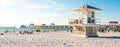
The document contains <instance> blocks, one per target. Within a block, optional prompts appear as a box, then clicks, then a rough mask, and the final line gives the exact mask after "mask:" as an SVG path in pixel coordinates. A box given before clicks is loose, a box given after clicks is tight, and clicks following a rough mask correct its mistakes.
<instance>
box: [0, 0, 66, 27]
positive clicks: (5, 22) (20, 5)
mask: <svg viewBox="0 0 120 47" xmlns="http://www.w3.org/2000/svg"><path fill="white" fill-rule="evenodd" d="M41 1H43V2H41ZM63 7H64V5H63V4H61V3H58V2H56V1H54V0H49V1H48V0H39V1H36V0H0V22H1V23H0V25H1V26H19V25H21V24H25V25H28V24H30V23H39V22H41V23H47V22H48V20H51V19H50V18H51V17H58V16H63V15H64V14H63V13H60V11H56V10H62V9H63ZM49 22H50V21H49Z"/></svg>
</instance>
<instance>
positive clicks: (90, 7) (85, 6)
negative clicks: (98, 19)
mask: <svg viewBox="0 0 120 47" xmlns="http://www.w3.org/2000/svg"><path fill="white" fill-rule="evenodd" d="M81 8H88V9H96V10H101V9H99V8H96V7H93V6H90V5H84V6H82V7H81Z"/></svg>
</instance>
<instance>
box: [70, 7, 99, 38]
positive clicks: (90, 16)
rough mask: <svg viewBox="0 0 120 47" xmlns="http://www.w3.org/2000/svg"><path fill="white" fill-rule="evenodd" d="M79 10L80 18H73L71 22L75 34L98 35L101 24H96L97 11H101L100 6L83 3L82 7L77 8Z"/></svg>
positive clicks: (76, 10) (82, 35) (84, 35)
mask: <svg viewBox="0 0 120 47" xmlns="http://www.w3.org/2000/svg"><path fill="white" fill-rule="evenodd" d="M74 11H75V12H78V14H79V17H78V19H71V20H70V22H69V24H70V25H71V26H72V27H73V34H72V35H74V36H80V37H96V36H98V35H97V31H98V28H99V24H96V22H97V19H96V18H95V13H96V12H97V11H100V9H99V8H96V7H92V6H89V5H83V6H82V7H80V8H78V9H75V10H74Z"/></svg>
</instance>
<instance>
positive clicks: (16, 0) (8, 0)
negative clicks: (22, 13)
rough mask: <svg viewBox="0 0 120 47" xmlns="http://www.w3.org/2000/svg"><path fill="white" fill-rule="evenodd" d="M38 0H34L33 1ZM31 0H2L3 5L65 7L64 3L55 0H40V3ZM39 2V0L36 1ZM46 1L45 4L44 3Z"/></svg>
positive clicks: (0, 0) (44, 7)
mask: <svg viewBox="0 0 120 47" xmlns="http://www.w3.org/2000/svg"><path fill="white" fill-rule="evenodd" d="M33 1H36V0H32V1H30V2H33ZM30 2H29V0H0V5H1V6H17V7H23V8H40V9H42V8H43V9H46V8H52V7H56V8H58V7H63V6H64V5H63V4H61V3H58V2H55V1H53V0H39V4H33V3H30ZM36 2H37V1H36ZM43 2H44V4H42V3H43Z"/></svg>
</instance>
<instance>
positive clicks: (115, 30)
mask: <svg viewBox="0 0 120 47" xmlns="http://www.w3.org/2000/svg"><path fill="white" fill-rule="evenodd" d="M98 31H99V32H102V33H105V32H110V31H112V32H120V29H118V28H115V29H113V30H110V29H107V30H103V29H99V30H98Z"/></svg>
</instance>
